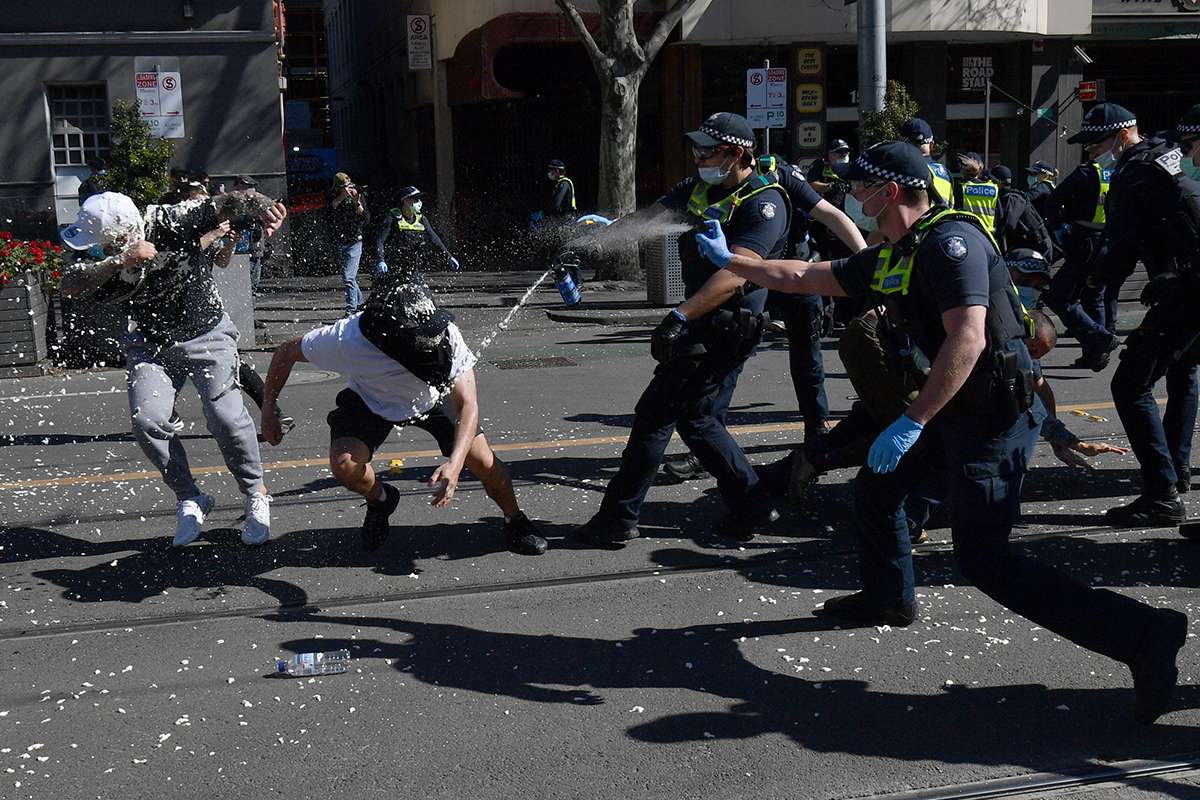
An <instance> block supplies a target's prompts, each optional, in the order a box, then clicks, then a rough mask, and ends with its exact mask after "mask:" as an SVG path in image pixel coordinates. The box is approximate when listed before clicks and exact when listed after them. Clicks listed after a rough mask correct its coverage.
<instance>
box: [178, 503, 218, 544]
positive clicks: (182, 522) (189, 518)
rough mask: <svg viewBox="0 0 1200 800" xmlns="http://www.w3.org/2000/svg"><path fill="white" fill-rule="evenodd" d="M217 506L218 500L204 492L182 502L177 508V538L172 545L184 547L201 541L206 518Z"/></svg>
mask: <svg viewBox="0 0 1200 800" xmlns="http://www.w3.org/2000/svg"><path fill="white" fill-rule="evenodd" d="M216 504H217V501H216V500H213V499H212V497H211V496H210V495H207V494H204V493H203V492H201V493H200V494H198V495H196V496H195V497H192V498H189V499H187V500H180V501H179V503H178V504H177V505H176V506H175V519H176V522H175V538H174V539H172V540H171V544H172V545H174V546H175V547H183V546H184V545H185V544H191V543H192V542H194V541H196V540H197V539H199V538H200V526H202V525H203V524H204V517H205V516H206V515H207V514H208V513H209V512H210V511H212V510H213V506H215V505H216Z"/></svg>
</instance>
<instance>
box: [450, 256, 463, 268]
mask: <svg viewBox="0 0 1200 800" xmlns="http://www.w3.org/2000/svg"><path fill="white" fill-rule="evenodd" d="M450 269H451V270H453V271H454V272H458V271H459V270H460V269H462V264H459V263H458V259H457V258H455V257H454V256H450Z"/></svg>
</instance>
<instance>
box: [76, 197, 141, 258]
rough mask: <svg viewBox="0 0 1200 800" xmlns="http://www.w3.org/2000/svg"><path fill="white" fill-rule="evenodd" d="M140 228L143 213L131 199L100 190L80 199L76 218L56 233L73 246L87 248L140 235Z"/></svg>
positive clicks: (77, 248)
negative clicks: (82, 199) (83, 199)
mask: <svg viewBox="0 0 1200 800" xmlns="http://www.w3.org/2000/svg"><path fill="white" fill-rule="evenodd" d="M142 231H143V222H142V213H141V212H140V211H138V209H137V206H136V205H134V204H133V200H131V199H129V198H128V197H126V196H125V195H123V194H120V193H118V192H101V193H100V194H94V195H92V196H91V197H89V198H88V199H87V200H85V201H83V205H82V206H80V208H79V215H78V216H77V217H76V218H75V222H73V223H72V224H70V225H68V226H67V227H65V228H63V229H62V230H61V231H59V234H58V235H59V237H60V238H61V239H62V240H63V244H65V245H66V246H67V247H70V248H71V249H72V250H87V249H88V248H89V247H91V246H92V245H96V244H98V245H102V246H103V245H106V244H110V243H112V242H114V241H116V240H117V239H119V238H122V237H129V236H131V235H132V236H135V237H138V238H140V237H141V236H142Z"/></svg>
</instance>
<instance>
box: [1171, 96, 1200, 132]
mask: <svg viewBox="0 0 1200 800" xmlns="http://www.w3.org/2000/svg"><path fill="white" fill-rule="evenodd" d="M1175 133H1176V134H1177V135H1178V136H1179V138H1180V139H1190V138H1192V137H1193V136H1200V103H1197V104H1196V105H1194V106H1192V107H1191V108H1189V109H1188V110H1187V111H1186V112H1184V115H1183V116H1182V117H1180V119H1179V122H1178V123H1177V124H1176V125H1175Z"/></svg>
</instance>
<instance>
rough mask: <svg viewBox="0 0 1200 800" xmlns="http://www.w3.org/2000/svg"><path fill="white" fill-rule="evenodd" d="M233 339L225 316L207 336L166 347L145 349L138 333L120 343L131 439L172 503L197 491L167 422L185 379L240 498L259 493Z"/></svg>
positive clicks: (258, 466)
mask: <svg viewBox="0 0 1200 800" xmlns="http://www.w3.org/2000/svg"><path fill="white" fill-rule="evenodd" d="M237 340H238V330H237V328H236V327H234V325H233V322H231V321H230V319H229V315H228V314H226V315H224V316H222V317H221V321H220V322H218V323H217V325H216V327H214V328H213V329H212V330H211V331H209V332H208V333H204V334H201V335H200V336H197V337H196V338H195V339H190V340H188V341H186V342H176V343H175V344H173V345H171V346H169V347H159V346H158V345H154V344H148V343H147V342H146V340H145V339H144V338H143V337H141V336H140V335H139V334H138V333H137V332H136V331H135V332H133V333H132V334H130V335H129V338H128V340H127V341H126V345H125V354H126V360H127V364H128V373H127V378H128V382H129V412H130V416H131V418H132V420H133V436H134V438H135V439H137V443H138V444H139V445H140V446H141V448H142V452H144V453H145V454H146V457H147V458H149V459H150V461H151V462H153V463H154V466H156V467H158V469H159V471H160V472H162V476H163V480H164V481H165V482H166V484H167V486H168V487H169V488H170V489H171V491H173V492H175V497H176V499H178V500H186V499H188V498H189V497H195V496H196V495H198V494H200V489H199V488H198V487H197V486H196V482H195V480H193V479H192V471H191V468H189V467H188V461H187V454H186V453H184V452H183V443H182V442H181V441H180V440H179V437H178V436H177V435H176V434H175V431H174V430H173V429H172V428H171V427H169V426H168V424H167V422H168V420H170V418H171V409H172V408H174V406H175V395H176V393H178V392H179V390H180V389H182V388H183V384H184V383H185V382H186V381H187V379H188V378H191V379H192V383H193V384H194V385H195V387H196V390H197V391H198V392H199V393H200V402H201V405H202V406H203V408H204V419H205V421H206V422H207V423H208V432H209V433H211V434H212V435H213V438H214V439H216V440H217V446H218V447H220V448H221V456H222V457H223V458H224V459H225V465H226V466H228V467H229V471H230V472H232V473H233V476H234V477H235V478H237V482H238V488H239V489H240V490H241V491H242V494H247V495H249V494H253V493H254V492H261V491H262V489H263V479H262V476H263V472H262V459H261V457H260V456H259V453H258V433H257V431H256V430H255V428H254V422H253V421H252V420H251V419H250V414H249V413H247V412H246V406H245V405H244V404H243V403H242V393H241V391H240V390H239V388H238V383H237V373H238V354H237Z"/></svg>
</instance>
